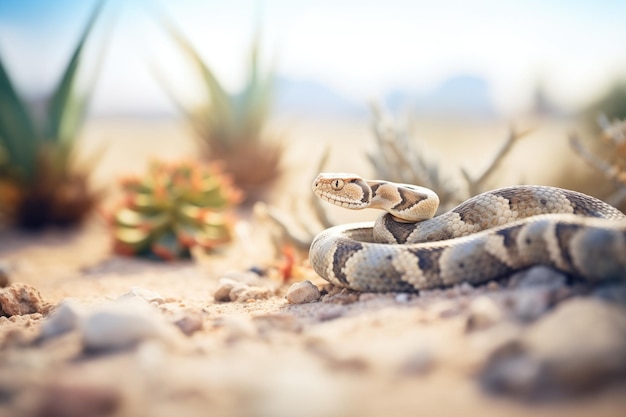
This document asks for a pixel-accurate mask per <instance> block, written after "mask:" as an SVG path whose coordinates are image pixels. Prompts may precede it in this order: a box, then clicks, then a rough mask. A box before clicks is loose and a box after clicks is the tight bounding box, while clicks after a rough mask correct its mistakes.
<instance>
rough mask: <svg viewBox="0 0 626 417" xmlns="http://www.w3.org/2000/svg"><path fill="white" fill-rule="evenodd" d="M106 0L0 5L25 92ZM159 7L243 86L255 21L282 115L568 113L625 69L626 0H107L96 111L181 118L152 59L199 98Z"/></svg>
mask: <svg viewBox="0 0 626 417" xmlns="http://www.w3.org/2000/svg"><path fill="white" fill-rule="evenodd" d="M96 3H97V0H59V1H56V2H46V1H43V0H22V1H19V2H15V1H9V0H0V56H1V57H2V59H3V61H4V62H5V65H6V66H7V68H8V70H9V72H10V76H11V78H12V80H13V81H14V82H15V83H16V84H17V86H18V87H19V88H20V90H21V91H22V92H23V93H25V94H26V96H27V97H29V98H32V99H35V100H40V99H41V98H42V97H45V96H46V94H48V93H49V91H50V90H51V89H52V88H53V86H54V84H55V83H56V82H57V80H58V77H59V74H60V73H61V71H62V70H63V66H64V65H65V63H66V62H67V59H68V55H69V54H70V52H71V50H72V48H73V47H74V46H75V44H76V41H77V38H78V36H79V33H80V31H81V30H82V28H83V26H84V25H85V23H86V21H87V17H88V16H89V14H90V12H91V10H92V9H93V6H94V5H95V4H96ZM159 13H165V14H167V15H168V17H169V18H170V19H171V20H172V21H173V22H174V23H175V24H176V26H177V27H178V28H179V29H180V30H181V31H182V32H183V33H184V34H185V36H186V37H187V38H188V39H189V40H190V41H191V42H192V43H193V45H194V46H195V47H196V48H197V49H198V51H199V52H200V53H201V55H202V56H203V57H204V58H205V60H206V62H207V63H208V64H209V66H211V68H213V69H214V71H215V73H216V74H217V76H218V78H219V79H220V81H222V82H223V83H224V84H225V86H226V87H227V88H228V89H229V90H230V91H233V92H236V91H237V90H238V89H239V87H240V86H241V84H242V82H243V75H244V74H243V70H244V68H245V67H246V59H247V58H248V54H249V47H250V44H251V42H252V39H253V37H254V34H255V32H256V31H257V29H258V30H259V32H260V41H261V45H262V63H263V64H264V68H268V67H270V66H271V65H275V68H276V71H277V91H276V95H277V97H276V109H275V112H274V114H278V115H281V114H294V115H299V116H304V117H307V116H311V117H314V116H319V115H324V116H330V117H338V118H359V119H361V118H366V117H367V116H368V114H369V112H368V103H369V101H370V100H379V101H381V102H382V103H384V104H385V105H386V106H387V107H388V108H390V109H392V110H399V109H409V110H412V111H413V112H414V113H417V114H420V115H426V116H429V115H435V116H437V115H452V116H461V117H476V118H497V117H499V118H509V117H516V116H518V115H523V114H527V113H529V112H532V111H534V110H536V107H537V106H538V105H541V106H544V107H547V108H548V109H549V110H550V111H551V112H553V113H554V114H555V115H563V114H572V113H575V112H578V111H580V110H581V109H584V108H585V107H586V106H588V105H589V104H590V103H592V102H593V101H594V100H595V99H597V98H598V97H599V96H601V95H603V94H605V93H606V92H607V91H608V89H609V88H610V87H611V86H612V85H614V84H615V83H617V82H620V81H623V80H624V79H625V77H624V74H626V71H625V70H626V50H624V49H623V48H622V46H621V44H620V42H619V40H620V39H625V38H626V26H625V25H623V18H624V17H626V2H619V1H610V0H601V1H594V2H591V1H576V2H565V1H563V0H559V1H553V2H550V4H547V3H545V2H540V1H524V2H522V1H512V2H506V4H504V3H503V2H497V1H492V0H482V1H472V2H464V1H461V0H446V1H442V2H438V3H437V4H432V3H427V2H424V1H401V0H393V1H389V2H385V3H384V4H383V3H382V2H376V1H354V0H345V1H342V2H336V1H335V2H331V1H326V0H319V1H315V2H313V1H300V2H289V1H285V0H266V1H253V0H245V1H244V0H238V1H232V2H228V1H212V2H206V1H197V0H181V1H178V2H175V3H173V2H172V3H169V2H156V1H149V0H134V1H127V2H123V1H120V0H111V1H107V2H106V5H105V13H104V14H103V16H101V19H100V22H99V24H98V26H99V27H98V28H97V29H98V31H97V33H98V34H99V36H96V37H95V39H92V40H91V41H93V42H95V43H97V42H100V43H102V38H103V36H105V34H106V33H108V34H109V35H110V39H109V41H108V44H107V46H106V48H105V55H104V59H103V61H101V62H102V67H101V68H100V71H99V77H98V80H97V84H96V88H95V91H94V95H93V99H92V103H91V111H90V114H91V115H92V116H103V115H104V116H106V115H128V116H174V115H176V114H177V110H176V108H175V106H174V104H173V103H172V101H171V99H170V98H169V97H168V96H167V94H166V93H165V91H164V89H163V87H162V86H161V85H160V84H159V82H158V80H157V78H156V77H155V76H154V74H153V71H152V70H151V68H150V66H151V65H153V66H154V67H155V68H157V69H158V71H159V73H163V75H164V76H165V78H166V79H167V80H168V81H169V84H170V87H171V88H173V89H175V90H176V94H180V95H181V96H182V97H185V98H186V99H189V100H194V99H197V96H198V91H197V86H198V85H199V84H197V83H194V80H193V77H191V76H190V75H189V73H188V69H187V68H186V67H185V64H186V61H185V60H184V59H182V58H180V55H179V53H178V54H177V51H175V48H174V47H173V45H172V44H171V40H169V39H168V36H167V33H166V32H165V30H164V29H163V28H162V27H160V26H159V23H158V19H155V16H158V14H159ZM98 38H100V39H98ZM88 49H89V48H88ZM94 49H98V46H97V45H96V48H94ZM92 55H95V54H93V53H92ZM87 58H88V62H87V67H88V66H89V65H90V64H91V65H92V66H93V65H97V63H98V62H99V61H97V57H96V56H90V55H88V56H87ZM538 100H541V101H542V103H538V102H537V101H538Z"/></svg>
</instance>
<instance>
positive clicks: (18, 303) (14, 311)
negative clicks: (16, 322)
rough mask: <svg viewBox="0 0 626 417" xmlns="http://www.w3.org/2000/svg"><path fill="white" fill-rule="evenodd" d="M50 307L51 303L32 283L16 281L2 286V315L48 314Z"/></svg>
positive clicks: (0, 298) (0, 308)
mask: <svg viewBox="0 0 626 417" xmlns="http://www.w3.org/2000/svg"><path fill="white" fill-rule="evenodd" d="M50 308H51V305H50V304H48V303H47V302H46V301H45V300H44V299H43V298H42V297H41V294H40V293H39V291H38V290H37V289H36V288H35V287H33V286H31V285H28V284H23V283H19V282H14V283H13V284H11V285H9V286H8V287H6V288H0V316H9V317H10V316H15V315H23V314H33V313H42V314H46V313H47V312H48V311H49V310H50Z"/></svg>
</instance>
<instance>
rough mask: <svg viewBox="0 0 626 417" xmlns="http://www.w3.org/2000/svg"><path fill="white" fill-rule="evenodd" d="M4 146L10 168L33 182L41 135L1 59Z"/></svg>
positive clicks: (0, 118) (0, 139)
mask: <svg viewBox="0 0 626 417" xmlns="http://www.w3.org/2000/svg"><path fill="white" fill-rule="evenodd" d="M0 146H2V148H3V149H4V152H5V157H6V159H7V160H6V165H9V166H11V167H12V168H13V170H17V171H19V174H20V175H22V176H24V178H25V179H29V178H31V177H32V175H33V170H34V166H35V157H36V150H37V147H38V136H37V132H36V130H35V126H34V124H33V119H32V117H31V116H30V115H29V113H28V110H27V108H26V105H25V104H24V102H23V101H22V100H21V99H20V97H19V95H18V94H17V91H16V89H15V87H14V86H13V84H12V83H11V80H10V78H9V75H8V73H7V71H6V69H5V67H4V64H3V63H2V59H1V58H0Z"/></svg>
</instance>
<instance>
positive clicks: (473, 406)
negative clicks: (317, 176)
mask: <svg viewBox="0 0 626 417" xmlns="http://www.w3.org/2000/svg"><path fill="white" fill-rule="evenodd" d="M90 129H91V130H90ZM283 129H284V131H286V132H287V133H288V134H289V135H290V137H292V136H295V137H296V138H297V139H296V143H297V146H292V147H291V148H289V150H288V152H289V156H288V163H287V169H288V170H289V171H288V172H290V176H289V177H288V179H287V180H285V181H284V183H283V184H282V186H283V187H286V188H287V189H291V190H295V191H293V193H292V194H291V195H298V192H299V191H300V190H301V189H302V188H306V192H308V187H309V183H310V180H311V175H314V173H312V172H311V171H310V170H312V169H314V166H315V158H313V157H311V155H312V154H314V155H321V151H319V147H320V146H319V145H320V143H323V142H326V143H331V144H333V155H332V157H331V161H330V162H329V164H328V165H329V169H330V170H338V169H337V167H338V166H343V167H345V168H343V169H341V170H343V171H357V170H359V169H362V168H363V167H364V165H363V164H364V162H363V159H361V157H360V156H359V154H360V152H362V151H361V149H363V147H364V146H367V145H366V144H367V143H371V139H370V138H369V136H368V135H369V133H368V127H367V126H362V125H358V124H354V125H345V124H344V125H341V126H336V125H335V126H333V127H332V128H328V129H327V128H326V127H325V125H324V124H323V123H320V125H319V126H317V127H316V128H311V126H307V127H306V128H300V130H298V128H295V127H288V128H284V127H283ZM290 129H291V130H290ZM450 129H451V131H452V130H454V131H456V134H461V133H467V132H468V131H469V130H468V129H467V127H455V126H453V127H450ZM552 129H553V130H550V129H547V132H544V133H545V134H544V135H543V136H540V138H534V139H533V141H537V142H539V143H542V144H543V145H542V149H543V150H544V152H545V155H544V154H543V153H542V155H538V156H537V157H536V158H534V159H533V160H532V161H533V162H532V164H542V163H544V159H543V158H547V159H549V158H550V155H551V154H553V153H552V151H550V152H548V151H549V149H550V148H551V147H555V148H556V149H561V151H562V150H563V149H562V147H563V145H562V143H560V142H557V141H553V142H546V141H547V140H548V139H546V138H548V137H555V136H557V135H556V134H555V132H558V134H563V130H562V129H559V128H558V127H553V128H552ZM470 130H471V129H470ZM451 131H448V132H447V133H445V134H443V133H440V135H441V137H440V138H439V139H437V140H435V146H434V147H435V148H436V147H437V146H439V150H438V151H440V152H448V151H446V149H448V150H449V153H448V155H449V158H451V160H454V161H455V163H456V162H460V161H461V160H462V159H464V158H471V157H472V155H471V152H476V151H475V150H472V151H471V152H469V151H467V150H463V149H462V147H461V146H460V145H459V146H456V147H455V145H454V143H455V142H454V141H453V140H452V139H450V138H454V137H455V134H451ZM120 132H123V134H122V133H120ZM433 132H434V129H433ZM471 132H472V134H471V136H473V137H485V136H490V137H494V136H496V137H497V138H498V139H499V138H500V137H502V136H498V135H499V134H500V135H504V134H505V133H506V126H496V128H495V129H494V128H493V126H488V127H487V126H474V127H473V130H471ZM187 133H188V132H186V131H185V130H184V129H183V128H181V127H179V126H176V125H172V124H167V125H163V126H159V125H158V124H155V123H152V124H146V123H143V124H142V123H137V122H132V123H131V122H128V121H127V122H119V121H118V122H116V123H110V122H102V121H101V122H97V123H96V124H92V125H90V127H89V129H88V130H87V137H86V143H87V144H88V146H87V148H88V149H87V153H88V152H89V149H98V146H99V143H103V142H107V143H109V144H110V145H109V152H108V153H107V154H106V155H105V157H104V158H103V159H102V160H101V165H99V167H98V168H97V170H96V171H95V172H94V173H93V175H94V177H93V178H94V182H95V183H96V184H99V185H107V184H110V183H111V178H112V176H114V175H115V174H119V173H126V172H129V170H130V171H133V170H136V172H141V168H142V167H144V166H145V163H146V161H147V160H148V159H149V158H148V155H146V154H145V153H144V151H145V149H146V146H149V147H150V148H151V149H153V150H154V152H153V155H154V156H166V157H169V158H177V157H182V156H189V155H193V153H194V148H193V146H192V145H191V144H190V141H189V140H184V138H185V137H187ZM130 137H135V138H136V139H135V141H132V140H129V138H130ZM172 137H180V138H181V140H180V141H179V142H177V143H176V144H174V145H173V144H172ZM431 137H432V135H431ZM542 138H543V139H542ZM446 140H447V141H449V143H448V144H447V145H446V146H444V145H443V142H445V141H446ZM355 144H360V145H359V146H355ZM364 144H365V145H364ZM492 145H493V146H494V147H496V146H497V140H496V141H495V142H494V141H493V140H489V141H486V142H485V143H484V144H483V145H481V146H492ZM535 145H536V143H535ZM524 146H530V145H527V144H524ZM90 147H91V148H90ZM450 149H452V150H450ZM472 149H474V147H472ZM524 149H525V148H523V149H521V150H520V152H521V153H522V154H525V153H526V152H531V151H530V150H524ZM561 151H558V152H561ZM346 155H348V156H346ZM566 159H567V158H566ZM302 161H307V163H306V164H304V163H303V162H302ZM528 164H529V162H528V159H526V162H524V158H520V159H516V160H515V161H514V162H511V166H510V170H509V169H507V176H508V175H510V176H512V177H513V179H511V180H510V181H511V182H514V181H515V176H516V175H520V173H524V172H527V171H528V170H527V168H528ZM294 167H296V168H297V169H293V168H294ZM309 167H310V168H309ZM581 169H582V168H581ZM535 171H536V170H533V175H537V178H530V176H529V177H527V178H526V180H527V181H526V182H549V180H546V179H545V178H547V177H549V176H550V173H548V172H543V173H536V174H535ZM541 175H544V177H541ZM507 178H508V177H507ZM518 178H519V177H518ZM542 178H543V179H542ZM502 180H503V181H506V180H505V179H502ZM303 184H305V185H303ZM290 187H291V188H290ZM269 198H271V199H272V201H274V202H275V204H276V205H278V206H281V204H282V205H283V206H286V204H287V203H288V202H285V201H284V200H283V199H281V195H280V193H276V192H273V193H271V194H270V197H269ZM330 212H331V215H333V216H334V218H336V219H337V220H339V221H344V220H345V219H348V218H353V217H350V216H349V215H347V214H345V213H341V212H339V211H335V210H330ZM373 215H374V214H373V213H367V212H366V213H360V214H358V215H357V217H359V216H360V217H359V218H358V220H361V219H363V218H371V217H372V216H373ZM345 221H350V220H345ZM2 233H3V234H2V237H1V238H0V259H1V260H2V262H3V265H4V267H5V269H6V270H7V272H8V275H9V278H10V281H11V282H12V283H19V284H27V285H30V286H32V287H33V288H35V289H36V290H37V291H38V292H39V294H40V296H41V299H42V300H43V302H44V303H42V307H41V312H38V313H33V314H24V315H12V316H10V317H0V416H4V415H6V416H100V415H102V416H104V415H115V416H171V415H175V414H176V415H181V416H183V415H184V416H195V415H198V416H200V415H203V416H204V415H216V416H222V415H223V416H242V417H243V416H274V417H276V416H379V415H389V416H393V415H428V416H436V415H446V416H448V415H461V414H463V415H468V416H469V415H481V416H502V415H510V416H517V415H519V416H522V415H531V414H533V415H536V416H544V415H545V416H548V415H549V416H568V417H572V416H590V415H593V416H621V415H623V412H624V410H625V409H626V379H625V378H624V376H625V375H626V345H625V343H626V342H625V341H626V325H625V324H624V323H625V322H626V313H625V311H624V308H623V305H624V300H625V299H626V297H624V293H626V291H624V288H623V286H619V285H618V286H608V287H606V286H605V287H598V288H588V287H586V286H581V285H580V284H576V283H574V284H573V285H566V284H565V280H564V279H563V283H562V284H563V285H554V284H551V283H546V282H545V281H546V279H548V278H550V279H552V278H553V277H552V276H551V275H550V273H549V272H545V271H539V272H536V271H535V276H534V277H529V276H528V275H526V276H520V277H517V278H513V279H512V280H511V281H510V282H508V283H501V284H491V285H487V286H482V287H478V288H472V287H471V286H468V285H465V286H463V285H462V286H457V287H454V288H451V289H447V290H442V291H429V292H424V293H422V294H419V295H415V294H358V293H354V292H349V291H340V290H338V289H336V288H332V287H329V286H326V285H324V283H323V282H322V281H321V280H319V279H318V278H316V277H315V275H314V274H313V273H312V272H311V271H310V270H309V269H307V268H306V266H302V267H301V268H299V269H298V270H297V271H296V273H295V275H296V276H295V281H301V280H304V279H311V280H312V281H313V282H314V283H315V284H317V285H318V286H319V288H321V289H322V297H321V299H320V300H319V301H316V302H312V303H305V304H289V303H287V301H286V299H285V294H286V292H287V289H288V287H289V285H290V284H291V283H282V282H279V281H278V280H277V279H276V278H272V277H271V276H272V274H270V277H267V276H258V275H257V274H254V273H250V272H246V271H247V270H248V269H249V268H251V267H259V268H264V269H267V268H270V269H271V267H272V266H276V265H277V263H279V262H280V261H281V259H280V257H276V256H275V254H274V253H273V252H272V247H271V245H270V244H269V243H268V242H269V240H268V233H269V232H268V231H267V230H266V228H265V226H264V225H263V224H261V223H258V221H256V220H255V219H254V217H253V216H252V215H251V214H250V213H249V212H245V213H242V223H241V225H240V227H239V228H238V234H237V241H236V242H234V244H233V245H232V247H231V248H230V249H228V250H226V251H224V252H222V253H219V254H215V255H211V256H199V257H197V258H196V259H195V261H189V262H180V263H172V264H162V263H155V262H149V261H144V260H137V259H129V258H121V257H116V256H113V255H111V253H110V240H109V235H108V229H107V225H106V224H104V222H103V221H102V220H101V219H99V218H98V217H97V216H95V217H94V218H92V219H90V220H89V221H88V222H87V223H86V224H85V225H84V227H82V228H80V229H77V230H71V231H60V230H49V231H46V232H44V233H43V234H42V235H26V234H22V233H18V232H14V231H2ZM302 261H303V265H305V262H304V260H303V259H302ZM537 274H539V275H540V277H539V278H537ZM224 276H227V277H229V278H230V279H232V280H233V281H234V282H239V283H241V285H242V287H243V288H244V290H246V291H248V292H246V293H245V294H246V295H244V296H241V297H238V298H237V297H235V299H236V300H235V301H231V302H224V301H222V302H220V301H216V300H215V298H214V295H215V291H216V289H218V288H219V286H220V285H221V284H220V278H223V277H224ZM545 277H548V278H545ZM562 278H563V277H559V276H558V275H557V276H556V278H554V280H556V281H558V280H559V279H562ZM529 281H537V282H535V283H534V284H533V283H531V284H528V282H529ZM535 284H536V285H535ZM133 288H136V289H135V290H134V291H135V293H134V294H136V295H135V296H130V297H127V298H131V299H132V300H131V301H129V303H128V304H124V303H122V302H121V301H119V300H118V299H119V297H120V296H122V295H124V294H128V293H129V291H131V290H132V289H133ZM137 288H139V289H141V290H138V289H137ZM0 291H4V290H0ZM142 291H143V292H142ZM607 294H608V295H607ZM68 300H70V302H69V303H68ZM59 306H65V307H64V309H65V310H64V311H70V312H72V313H74V314H76V316H78V317H79V319H78V324H75V325H74V326H70V328H68V329H67V330H68V331H67V332H65V333H62V334H61V333H60V332H59V334H55V335H52V334H50V335H47V336H45V337H44V335H45V334H47V333H45V332H46V331H47V330H46V329H48V330H49V328H50V323H51V321H52V319H51V317H52V315H51V313H50V311H54V308H55V307H56V309H57V311H59V310H61V308H60V307H59ZM107 308H111V309H113V310H112V311H114V312H115V314H118V316H119V317H121V318H119V317H118V316H115V314H114V315H113V316H103V315H102V314H101V312H102V311H107ZM98 314H101V315H100V316H98ZM96 316H97V318H100V319H101V318H102V317H108V318H109V319H110V318H111V317H118V318H119V320H118V319H116V320H118V321H115V320H113V321H111V323H114V324H115V327H114V328H113V329H111V330H109V333H106V332H105V333H99V334H100V335H101V336H100V337H101V339H98V340H96V341H94V340H95V339H94V337H95V338H96V339H97V337H98V336H97V335H96V336H93V334H91V333H88V332H89V331H91V330H93V329H94V328H96V329H97V330H98V331H101V330H102V327H106V323H109V322H107V321H106V320H105V321H104V322H102V321H101V322H98V321H97V319H94V317H96ZM111 320H112V319H111ZM103 323H104V324H103ZM46 326H48V327H46ZM554 329H558V331H554ZM92 333H93V332H92ZM102 334H104V336H102ZM120 335H130V336H128V337H130V338H131V339H132V340H131V342H129V343H128V344H127V345H124V346H123V347H119V346H118V348H109V347H107V346H108V345H107V343H109V342H111V340H118V339H117V338H119V337H123V336H120ZM133 338H134V339H133ZM590 341H594V342H593V343H592V342H590Z"/></svg>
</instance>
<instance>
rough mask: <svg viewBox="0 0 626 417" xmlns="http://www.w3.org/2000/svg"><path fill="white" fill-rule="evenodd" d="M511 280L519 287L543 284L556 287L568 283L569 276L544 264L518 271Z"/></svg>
mask: <svg viewBox="0 0 626 417" xmlns="http://www.w3.org/2000/svg"><path fill="white" fill-rule="evenodd" d="M509 281H510V283H511V284H512V286H514V287H518V288H528V287H536V286H542V287H548V288H551V289H556V288H560V287H563V286H565V285H566V284H567V278H566V277H565V275H564V274H562V273H560V272H558V271H556V270H554V269H552V268H549V267H547V266H543V265H538V266H534V267H532V268H529V269H527V270H524V271H521V272H518V273H516V274H514V275H513V276H512V277H511V278H510V280H509Z"/></svg>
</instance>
